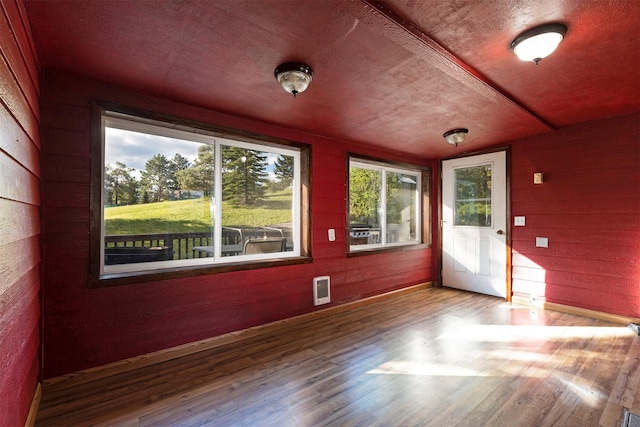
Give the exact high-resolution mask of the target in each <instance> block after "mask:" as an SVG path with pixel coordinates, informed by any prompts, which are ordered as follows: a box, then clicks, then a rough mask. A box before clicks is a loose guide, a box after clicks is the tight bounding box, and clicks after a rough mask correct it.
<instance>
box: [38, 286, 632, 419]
mask: <svg viewBox="0 0 640 427" xmlns="http://www.w3.org/2000/svg"><path fill="white" fill-rule="evenodd" d="M625 408H628V409H630V410H631V411H632V412H636V413H638V412H640V337H638V336H637V335H635V334H634V333H633V331H631V330H630V329H628V328H626V327H624V326H621V325H617V324H612V323H607V322H604V321H601V320H593V319H588V318H583V317H579V316H574V315H570V314H563V313H559V312H552V311H544V310H542V309H532V308H528V307H523V306H517V305H513V306H512V305H511V304H509V303H506V302H504V301H503V300H500V299H497V298H493V297H487V296H482V295H476V294H470V293H466V292H460V291H455V290H450V289H437V288H434V289H426V290H421V291H417V292H413V293H411V294H406V295H401V296H397V297H394V298H392V299H389V300H384V301H381V302H377V303H374V304H371V305H368V306H365V307H361V308H357V309H355V310H352V311H349V312H344V313H338V314H334V315H331V316H329V317H326V318H321V319H315V320H312V321H309V322H306V323H302V324H298V325H295V326H292V327H288V328H287V329H284V330H281V331H279V332H277V333H269V334H267V335H264V336H262V337H256V338H251V339H249V340H248V341H245V342H243V343H234V344H229V345H225V346H223V347H219V348H215V349H211V350H206V351H202V352H199V353H196V354H193V355H190V356H187V357H182V358H180V359H175V360H170V361H165V362H162V363H159V364H156V365H154V366H148V367H144V368H139V369H136V370H133V371H131V372H124V373H120V374H117V375H112V376H109V377H104V378H103V377H102V376H101V375H96V378H95V379H92V378H87V377H86V376H85V377H82V378H81V380H73V379H71V380H68V381H61V382H57V383H52V384H47V383H46V382H45V384H44V388H43V396H42V401H41V404H40V409H39V412H38V417H37V420H36V425H37V426H76V425H81V426H85V425H114V426H209V425H215V426H371V425H375V426H485V425H486V426H536V427H537V426H581V427H582V426H616V427H617V426H620V423H621V421H622V417H623V413H624V409H625Z"/></svg>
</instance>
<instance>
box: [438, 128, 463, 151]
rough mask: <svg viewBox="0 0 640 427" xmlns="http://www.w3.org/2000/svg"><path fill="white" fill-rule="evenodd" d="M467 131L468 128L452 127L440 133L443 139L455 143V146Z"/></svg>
mask: <svg viewBox="0 0 640 427" xmlns="http://www.w3.org/2000/svg"><path fill="white" fill-rule="evenodd" d="M468 133H469V129H464V128H462V129H452V130H450V131H447V132H445V133H443V134H442V136H443V137H444V139H446V140H447V142H448V143H449V144H451V145H455V146H456V147H457V146H458V144H460V143H461V142H462V141H464V138H465V136H467V134H468Z"/></svg>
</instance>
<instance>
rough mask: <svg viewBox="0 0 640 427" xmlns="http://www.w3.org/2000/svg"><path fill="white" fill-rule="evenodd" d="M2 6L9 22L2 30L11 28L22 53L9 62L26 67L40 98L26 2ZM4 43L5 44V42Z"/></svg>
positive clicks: (12, 0) (37, 96)
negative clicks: (25, 6) (25, 7)
mask: <svg viewBox="0 0 640 427" xmlns="http://www.w3.org/2000/svg"><path fill="white" fill-rule="evenodd" d="M0 7H1V8H2V10H3V14H4V17H5V19H6V23H7V28H6V29H5V28H4V27H5V25H0V26H2V27H3V29H2V31H6V30H10V32H11V33H12V34H13V40H14V43H15V44H16V46H17V50H18V51H19V53H20V54H19V55H16V56H15V57H13V56H12V61H10V62H9V63H10V64H11V68H18V69H19V68H22V67H24V68H25V69H26V70H27V73H28V74H29V76H30V80H31V81H32V84H33V86H34V88H35V91H36V98H39V97H40V88H39V85H38V61H37V57H36V56H37V55H36V51H35V48H34V43H33V38H32V37H31V31H30V30H29V22H28V18H27V12H26V10H25V9H24V4H23V3H22V2H21V1H19V0H10V1H4V2H2V4H1V5H0ZM2 45H3V46H4V43H3V44H2ZM36 105H37V104H36Z"/></svg>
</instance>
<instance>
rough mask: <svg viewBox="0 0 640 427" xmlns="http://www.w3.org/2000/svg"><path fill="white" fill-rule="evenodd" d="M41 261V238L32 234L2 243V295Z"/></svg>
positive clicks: (0, 268)
mask: <svg viewBox="0 0 640 427" xmlns="http://www.w3.org/2000/svg"><path fill="white" fill-rule="evenodd" d="M39 263H40V239H39V238H38V236H31V237H28V238H25V239H22V240H18V241H15V242H11V243H2V244H0V277H2V281H0V296H1V294H2V292H4V291H6V289H8V288H10V287H11V286H13V284H14V283H17V282H18V281H19V280H21V278H22V277H23V276H24V275H25V274H26V273H27V272H29V271H31V270H32V269H33V268H35V267H36V266H37V265H38V264H39Z"/></svg>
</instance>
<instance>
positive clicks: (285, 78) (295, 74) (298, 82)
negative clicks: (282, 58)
mask: <svg viewBox="0 0 640 427" xmlns="http://www.w3.org/2000/svg"><path fill="white" fill-rule="evenodd" d="M273 74H274V75H275V76H276V80H277V81H278V83H280V86H282V89H284V90H286V91H287V92H289V93H290V94H293V97H294V98H295V97H296V96H297V95H298V94H299V93H301V92H304V91H305V90H307V87H309V83H311V79H312V78H313V71H312V70H311V67H309V66H308V65H305V64H302V63H300V62H287V63H285V64H282V65H280V66H278V68H276V69H275V71H274V72H273Z"/></svg>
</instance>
